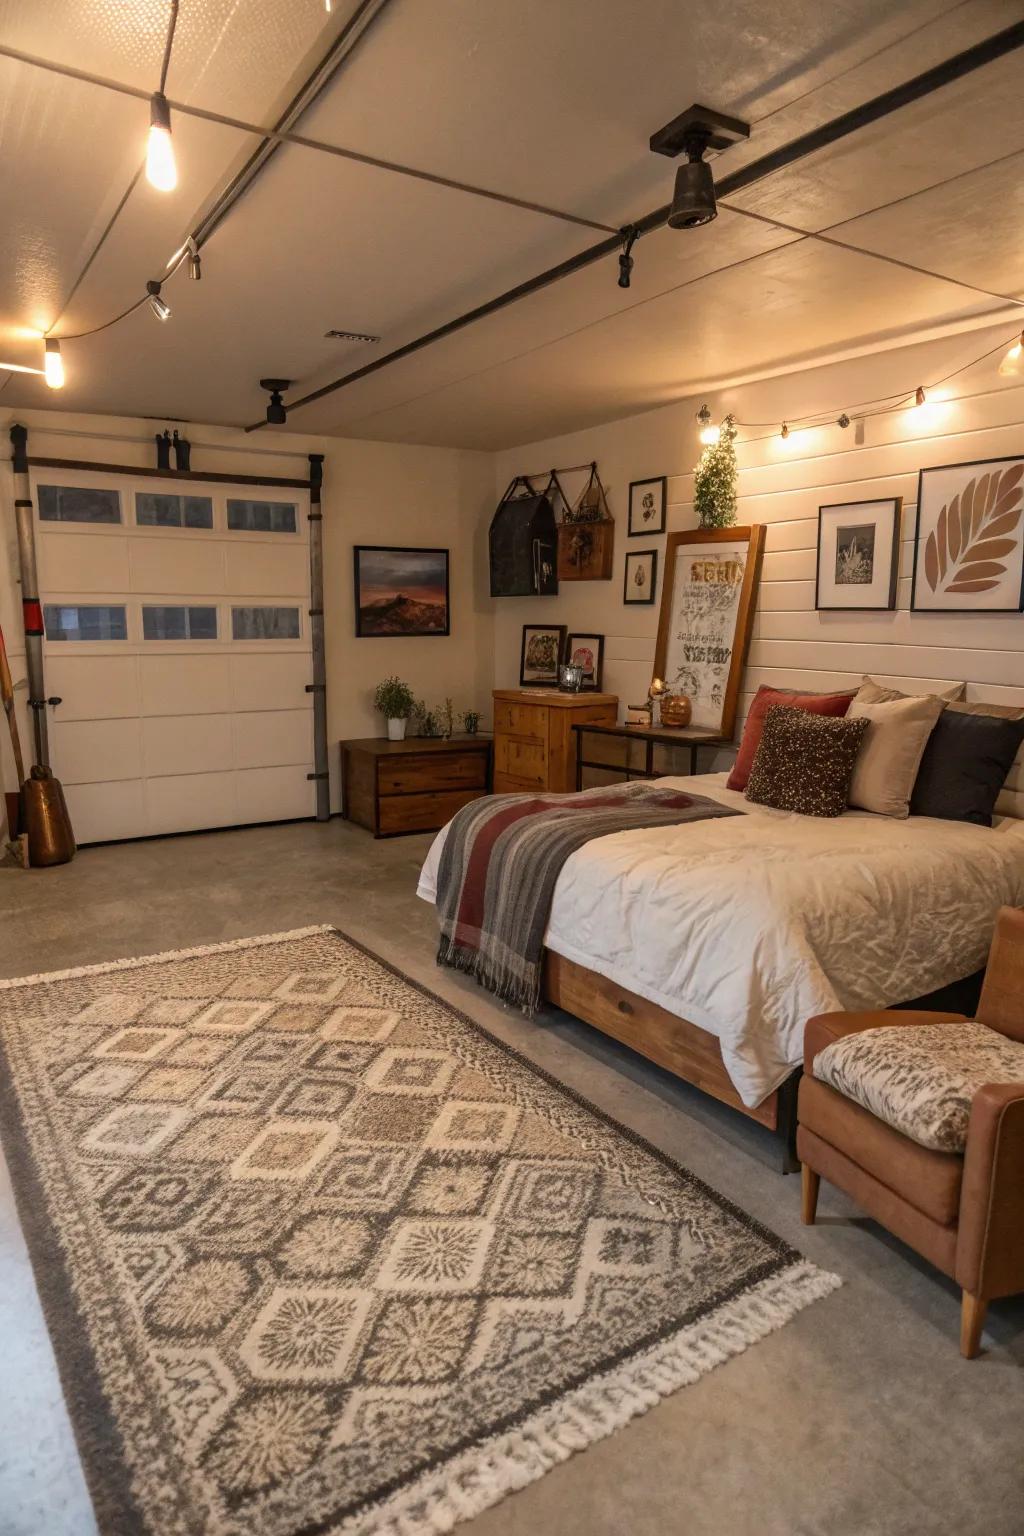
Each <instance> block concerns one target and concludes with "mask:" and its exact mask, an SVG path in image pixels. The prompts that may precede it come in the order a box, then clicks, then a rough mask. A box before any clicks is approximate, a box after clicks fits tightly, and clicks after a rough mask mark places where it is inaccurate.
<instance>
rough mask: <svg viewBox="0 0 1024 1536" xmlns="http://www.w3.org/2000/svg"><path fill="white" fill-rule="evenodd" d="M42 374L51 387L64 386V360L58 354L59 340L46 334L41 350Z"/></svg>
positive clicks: (59, 387)
mask: <svg viewBox="0 0 1024 1536" xmlns="http://www.w3.org/2000/svg"><path fill="white" fill-rule="evenodd" d="M43 376H44V377H45V379H46V382H47V384H48V385H49V387H50V388H51V389H63V388H64V360H63V358H62V357H61V355H60V342H59V341H54V340H53V338H52V337H50V336H48V337H47V338H46V342H45V348H44V352H43Z"/></svg>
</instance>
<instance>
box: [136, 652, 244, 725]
mask: <svg viewBox="0 0 1024 1536" xmlns="http://www.w3.org/2000/svg"><path fill="white" fill-rule="evenodd" d="M139 680H140V683H141V691H142V713H143V714H144V715H214V714H225V715H226V714H228V713H229V712H230V710H231V673H230V669H229V664H228V658H227V657H226V656H214V655H209V654H203V655H202V656H182V655H180V654H179V653H177V652H174V653H172V654H170V655H160V656H140V658H139Z"/></svg>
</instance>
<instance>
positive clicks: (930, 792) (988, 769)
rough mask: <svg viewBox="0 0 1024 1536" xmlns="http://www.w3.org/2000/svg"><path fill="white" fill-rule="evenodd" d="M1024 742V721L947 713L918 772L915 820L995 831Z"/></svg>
mask: <svg viewBox="0 0 1024 1536" xmlns="http://www.w3.org/2000/svg"><path fill="white" fill-rule="evenodd" d="M1022 741H1024V720H1004V719H1000V718H998V717H997V716H995V715H967V714H961V713H960V712H959V711H957V712H956V713H954V712H953V710H950V709H944V710H943V711H942V714H941V715H940V716H939V718H938V720H937V721H936V723H935V729H934V730H933V731H932V734H931V735H930V736H929V738H928V745H927V746H926V747H925V749H924V756H923V757H922V759H921V766H920V768H919V769H918V771H917V782H916V783H915V785H914V792H913V794H912V795H911V797H910V814H911V816H938V817H941V818H942V820H944V821H973V822H975V823H976V825H977V826H979V827H990V826H991V825H992V812H993V810H994V808H995V803H996V800H997V799H998V797H999V791H1000V790H1001V789H1002V787H1003V785H1004V784H1005V782H1006V775H1007V774H1008V773H1009V771H1010V768H1011V765H1012V763H1013V760H1014V758H1015V757H1016V756H1017V750H1018V748H1019V747H1020V744H1021V742H1022Z"/></svg>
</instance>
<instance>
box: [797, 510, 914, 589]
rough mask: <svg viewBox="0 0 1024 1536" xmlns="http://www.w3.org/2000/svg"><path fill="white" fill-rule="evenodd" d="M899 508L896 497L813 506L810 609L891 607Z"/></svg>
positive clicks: (896, 564) (896, 563) (897, 555)
mask: <svg viewBox="0 0 1024 1536" xmlns="http://www.w3.org/2000/svg"><path fill="white" fill-rule="evenodd" d="M902 507H903V498H902V496H889V497H886V498H885V499H884V500H881V501H845V502H840V503H838V504H834V505H832V506H828V507H819V508H818V574H817V579H816V581H815V585H814V606H815V608H817V609H819V610H820V611H821V612H823V613H829V612H833V611H836V610H845V609H850V608H859V609H860V610H861V611H862V612H870V611H871V610H877V609H886V608H895V606H896V578H897V573H898V570H899V557H900V513H901V511H902Z"/></svg>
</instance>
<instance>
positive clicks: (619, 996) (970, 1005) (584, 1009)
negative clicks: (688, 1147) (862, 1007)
mask: <svg viewBox="0 0 1024 1536" xmlns="http://www.w3.org/2000/svg"><path fill="white" fill-rule="evenodd" d="M982 975H983V972H980V971H979V972H978V973H977V974H976V975H974V976H969V977H966V978H964V980H963V981H958V982H954V983H953V985H952V986H949V987H943V988H942V989H941V990H940V991H938V992H932V993H930V994H929V995H928V996H927V997H925V998H914V999H913V1001H911V1002H906V1003H899V1004H897V1005H896V1006H897V1007H899V1008H948V1009H950V1010H951V1011H955V1012H958V1013H966V1014H967V1015H968V1016H969V1017H970V1016H971V1015H972V1014H973V1013H974V1011H975V1009H976V1007H977V1000H978V992H979V990H980V987H981V979H982ZM542 991H543V995H544V998H545V999H546V1001H547V1002H549V1003H553V1004H554V1005H555V1007H557V1008H563V1009H564V1010H565V1012H566V1013H571V1014H574V1015H575V1016H576V1018H578V1019H582V1020H583V1021H584V1023H586V1024H592V1025H593V1026H594V1028H595V1029H599V1030H601V1032H602V1033H603V1034H606V1035H611V1036H612V1038H613V1039H615V1040H619V1041H621V1042H622V1044H623V1045H628V1046H629V1047H630V1048H631V1049H632V1050H634V1051H637V1052H638V1053H639V1055H641V1056H645V1057H646V1058H647V1060H648V1061H653V1062H656V1063H657V1065H658V1066H659V1067H664V1068H665V1069H666V1071H668V1072H671V1073H672V1074H673V1075H674V1076H675V1077H681V1078H682V1079H683V1081H684V1082H686V1083H692V1084H693V1085H694V1087H695V1088H700V1089H701V1091H702V1092H703V1093H708V1094H710V1095H711V1097H712V1098H714V1099H718V1100H719V1101H720V1102H721V1103H722V1104H728V1105H729V1107H730V1109H738V1110H739V1112H740V1114H743V1115H746V1116H747V1117H748V1119H750V1120H755V1121H756V1122H757V1123H758V1125H763V1126H765V1127H766V1128H767V1129H768V1130H770V1131H772V1132H773V1133H774V1134H775V1136H776V1137H777V1138H778V1140H779V1163H780V1168H781V1171H782V1172H783V1173H795V1172H796V1171H797V1169H798V1168H799V1166H800V1164H799V1162H798V1161H797V1157H796V1101H797V1090H798V1088H799V1085H800V1075H801V1072H800V1068H799V1067H797V1068H796V1069H795V1070H794V1071H793V1072H792V1073H791V1075H790V1076H789V1077H788V1078H787V1079H786V1081H785V1082H784V1083H782V1084H780V1086H779V1087H778V1088H776V1089H775V1091H774V1093H770V1094H769V1095H768V1097H767V1098H766V1099H762V1101H761V1103H760V1104H757V1105H755V1106H754V1108H753V1109H750V1108H749V1107H748V1106H747V1105H746V1104H744V1102H743V1100H742V1099H741V1098H740V1096H739V1094H738V1093H737V1092H736V1089H735V1087H734V1086H733V1082H732V1079H731V1078H730V1077H729V1074H728V1072H726V1070H725V1064H724V1062H723V1061H722V1050H721V1046H720V1045H719V1043H718V1039H717V1037H716V1036H715V1035H712V1034H709V1033H708V1031H707V1030H706V1029H701V1028H699V1026H698V1025H696V1024H691V1023H690V1022H689V1021H688V1020H687V1019H681V1018H678V1017H677V1015H676V1014H674V1013H669V1011H668V1009H666V1008H660V1007H659V1006H658V1004H657V1003H651V1002H648V1000H647V998H646V997H640V996H639V995H638V994H637V993H636V992H629V991H627V990H626V988H625V987H620V986H619V984H618V982H615V981H609V980H608V978H607V977H605V976H599V975H598V973H597V972H596V971H591V970H588V969H587V967H586V966H582V965H577V964H576V963H575V962H574V961H572V960H566V959H565V957H564V956H563V955H556V954H555V953H554V952H553V951H552V950H550V949H548V950H545V952H544V978H543V983H542Z"/></svg>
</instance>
